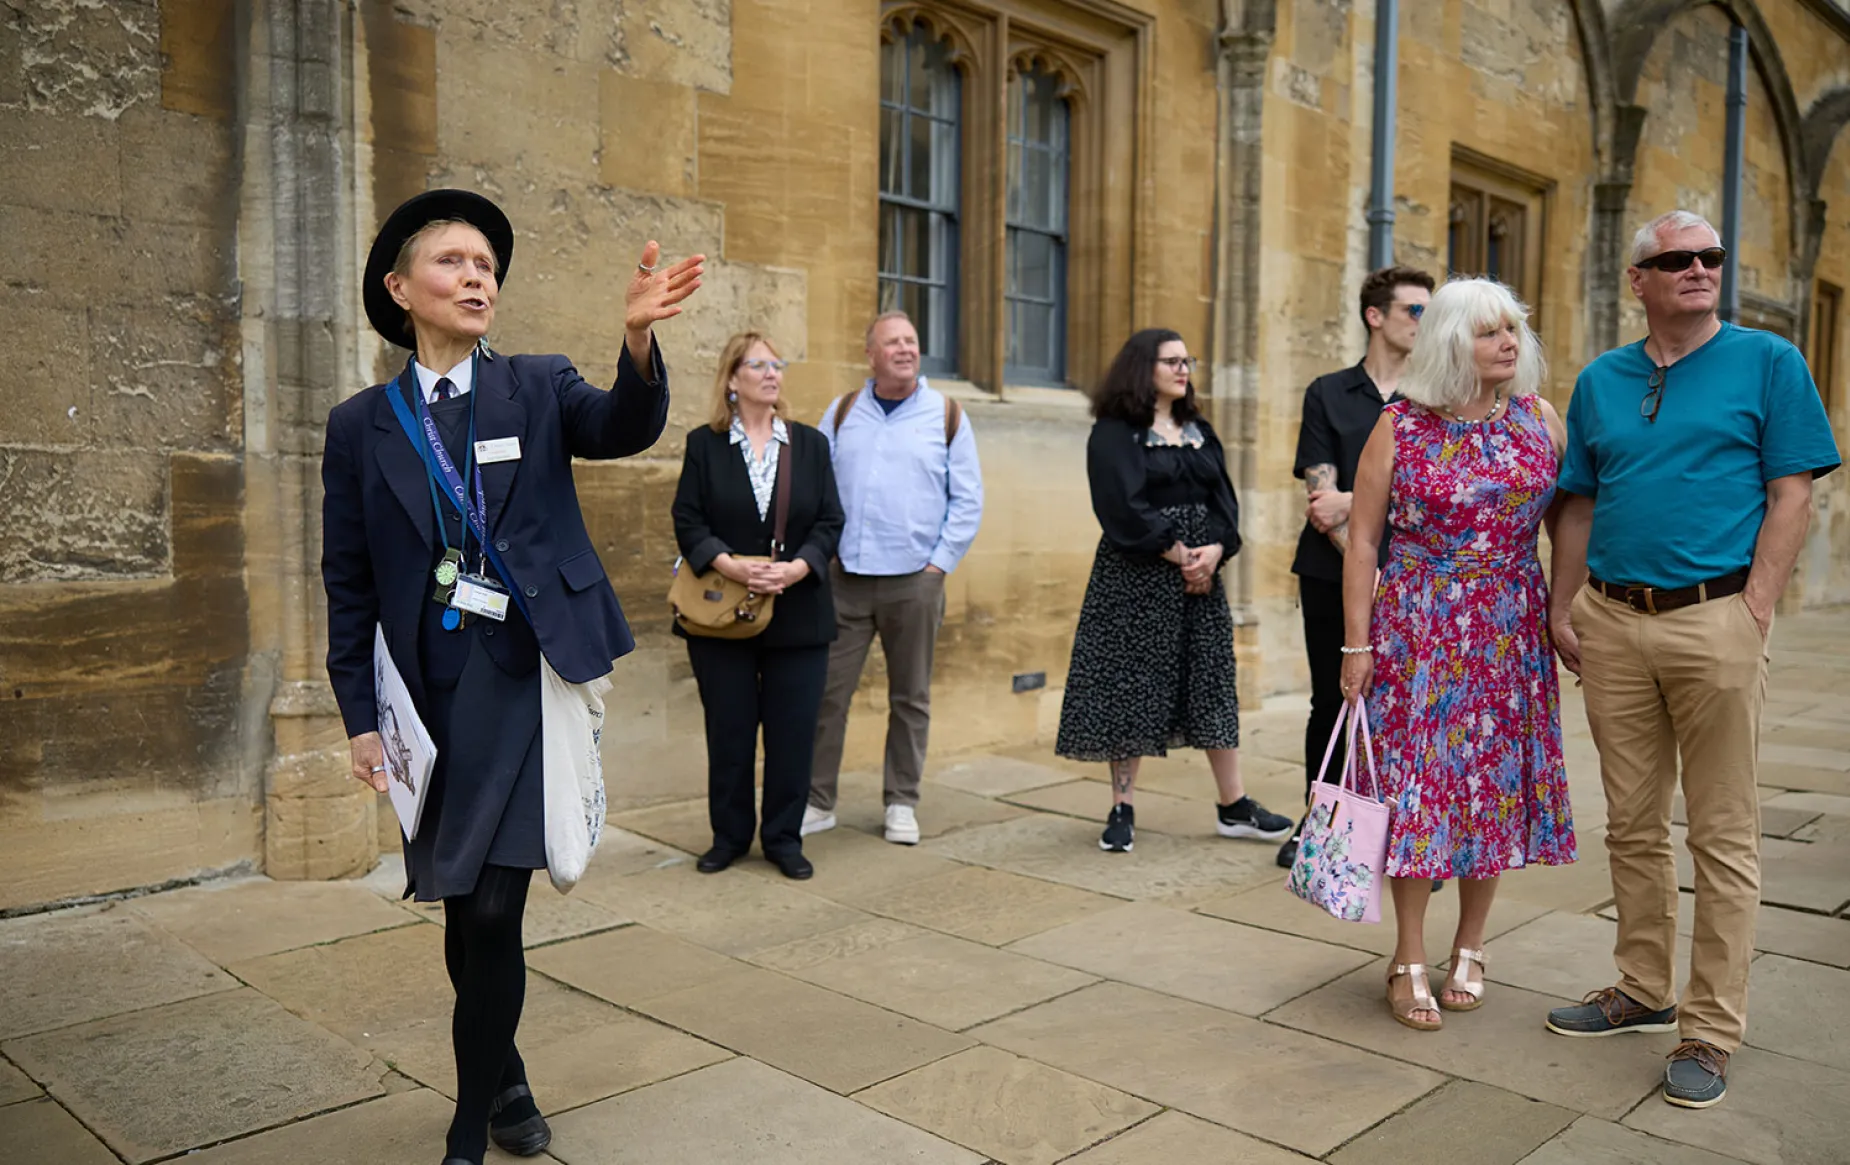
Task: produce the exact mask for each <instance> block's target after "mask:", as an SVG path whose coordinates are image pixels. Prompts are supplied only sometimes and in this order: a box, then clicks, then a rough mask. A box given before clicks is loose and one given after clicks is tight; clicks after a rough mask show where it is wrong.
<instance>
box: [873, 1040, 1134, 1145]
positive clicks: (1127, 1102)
mask: <svg viewBox="0 0 1850 1165" xmlns="http://www.w3.org/2000/svg"><path fill="white" fill-rule="evenodd" d="M855 1099H856V1100H858V1101H860V1102H861V1103H862V1104H865V1105H867V1106H868V1107H869V1108H872V1109H875V1110H877V1111H879V1112H884V1113H886V1114H887V1115H889V1116H893V1117H897V1118H899V1119H900V1120H903V1121H905V1122H906V1123H907V1124H909V1125H915V1126H917V1127H918V1128H922V1129H925V1130H927V1131H929V1132H933V1133H936V1134H937V1135H939V1136H941V1137H943V1138H944V1139H945V1140H947V1141H953V1142H955V1143H957V1144H959V1145H963V1146H965V1147H966V1148H970V1149H975V1150H976V1151H978V1152H979V1153H982V1154H984V1155H986V1156H988V1157H989V1158H990V1159H991V1160H992V1161H995V1162H998V1163H999V1165H1053V1163H1054V1162H1056V1161H1060V1160H1063V1159H1064V1158H1066V1157H1068V1156H1070V1155H1072V1154H1073V1153H1076V1152H1078V1151H1079V1150H1081V1149H1084V1148H1087V1147H1088V1146H1091V1145H1094V1144H1097V1143H1098V1142H1099V1141H1102V1140H1104V1139H1105V1138H1106V1137H1108V1136H1110V1135H1111V1134H1113V1133H1117V1132H1120V1131H1122V1130H1123V1129H1125V1128H1128V1127H1129V1126H1131V1125H1133V1124H1136V1123H1137V1122H1139V1121H1142V1120H1145V1119H1147V1118H1149V1117H1151V1116H1154V1115H1156V1113H1157V1112H1158V1111H1159V1110H1158V1109H1157V1107H1156V1106H1155V1105H1153V1104H1149V1103H1147V1102H1145V1101H1141V1100H1138V1099H1137V1098H1136V1097H1133V1096H1126V1095H1125V1094H1124V1093H1122V1092H1119V1091H1117V1090H1116V1089H1113V1088H1107V1087H1105V1086H1104V1085H1102V1084H1094V1083H1093V1082H1092V1081H1090V1080H1082V1079H1080V1078H1079V1077H1077V1076H1072V1075H1069V1074H1067V1073H1065V1072H1061V1071H1058V1070H1056V1069H1053V1068H1049V1067H1047V1066H1045V1065H1043V1064H1037V1063H1035V1062H1034V1061H1032V1060H1024V1059H1021V1058H1020V1057H1018V1056H1011V1055H1009V1054H1008V1053H1007V1052H1004V1051H1001V1050H999V1049H996V1048H971V1049H969V1050H968V1051H964V1052H959V1053H957V1054H956V1055H955V1056H947V1057H945V1058H944V1059H942V1060H939V1061H937V1062H936V1063H934V1064H927V1065H925V1066H924V1067H923V1068H918V1069H915V1070H913V1071H911V1072H908V1073H906V1074H905V1075H904V1076H900V1077H898V1078H897V1079H893V1080H889V1081H887V1082H886V1083H884V1084H878V1085H875V1086H874V1087H872V1088H869V1089H867V1090H866V1091H864V1092H860V1093H857V1094H856V1095H855Z"/></svg>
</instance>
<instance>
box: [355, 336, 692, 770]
mask: <svg viewBox="0 0 1850 1165" xmlns="http://www.w3.org/2000/svg"><path fill="white" fill-rule="evenodd" d="M654 373H655V383H654V384H650V383H649V382H648V381H646V380H644V379H643V377H642V375H641V374H640V373H638V372H637V371H636V367H635V365H634V364H633V363H632V362H631V360H630V354H629V350H628V347H627V346H626V347H625V348H624V350H623V354H622V356H621V358H620V359H619V360H618V363H617V382H616V386H615V387H614V388H612V389H611V390H610V391H609V392H604V391H603V390H601V389H599V388H596V387H594V386H593V385H591V384H588V383H586V381H585V380H584V378H583V377H581V376H579V375H578V371H577V370H576V369H575V368H573V367H572V365H571V362H570V361H569V360H567V359H566V358H565V357H563V356H501V355H493V356H485V357H484V358H483V359H482V360H481V361H480V362H479V363H478V366H477V372H476V382H475V385H474V388H473V389H472V391H473V392H474V393H476V394H477V396H476V401H475V427H476V440H478V441H488V440H493V439H495V438H497V437H518V438H519V439H520V458H519V460H516V461H498V462H492V463H490V464H487V465H483V466H482V490H483V494H484V496H485V499H486V502H487V505H488V514H487V521H488V530H489V539H490V541H491V542H492V544H493V545H494V547H495V550H496V551H497V552H498V553H499V554H500V555H501V559H502V561H503V562H504V563H506V564H507V569H508V572H509V573H510V574H512V575H513V577H512V578H509V579H505V580H503V581H505V582H506V583H508V584H509V585H510V586H512V587H514V588H516V589H517V590H518V591H519V592H520V594H519V598H520V601H521V602H523V603H525V604H526V608H527V610H528V611H529V612H531V616H532V619H531V622H532V626H533V632H534V635H535V637H536V638H537V639H538V641H539V647H540V650H541V651H543V652H545V655H546V659H547V661H548V662H549V663H551V664H552V666H553V669H554V670H555V671H557V672H558V673H559V675H560V676H562V677H563V678H565V679H566V680H569V681H571V682H573V683H582V682H584V681H587V680H592V679H595V678H597V677H598V676H601V675H604V674H605V673H607V672H608V671H609V670H610V665H611V661H612V660H615V659H617V658H618V657H619V656H623V655H627V654H628V653H629V652H630V651H631V650H632V649H633V648H634V647H635V646H636V642H635V639H634V638H633V637H632V636H631V635H630V629H629V624H628V623H627V622H625V621H624V618H623V611H622V608H620V607H619V606H618V605H617V596H616V593H615V592H614V591H612V590H611V589H610V581H609V579H608V578H606V577H605V574H604V566H603V563H601V562H599V561H598V557H597V552H596V551H595V550H593V549H592V547H591V536H590V534H589V533H587V532H586V530H585V522H584V516H583V514H581V513H580V512H579V508H578V493H577V490H576V488H575V487H574V486H573V483H572V458H574V457H583V458H587V459H603V458H612V457H625V456H628V455H630V454H634V453H641V452H642V451H643V450H645V449H647V448H649V447H650V446H651V445H653V444H655V442H656V439H657V438H659V437H660V436H661V435H662V429H663V428H664V426H666V425H667V423H668V372H667V369H666V367H665V366H664V365H663V363H662V358H661V350H660V348H659V346H657V347H656V349H655V368H654ZM397 385H398V382H397V380H396V378H395V379H394V380H393V381H392V382H391V383H389V384H375V385H373V386H372V387H371V388H368V389H366V390H365V391H363V392H360V393H358V394H356V395H354V396H353V397H351V398H349V399H347V400H345V401H342V402H341V403H340V404H338V405H336V406H335V407H334V409H333V411H332V412H330V413H329V414H328V429H327V446H326V449H325V451H324V452H323V454H322V460H321V484H322V490H323V496H322V507H321V518H322V542H321V578H322V582H323V584H324V585H325V586H326V588H327V594H328V678H329V679H330V680H332V681H333V684H334V698H335V700H336V701H337V702H338V703H339V704H340V713H341V719H342V720H343V721H344V722H345V724H346V728H347V735H348V736H349V737H353V736H358V735H360V734H362V733H366V732H373V731H376V730H377V729H378V716H377V713H376V711H375V709H374V697H373V626H374V624H379V625H382V626H383V627H384V629H385V637H386V643H387V645H388V647H389V649H390V650H391V653H392V661H393V662H394V663H395V664H397V665H398V670H399V673H400V674H401V675H403V676H404V679H405V686H406V687H407V688H408V689H409V690H410V693H411V698H412V701H413V702H414V703H415V704H416V705H417V706H418V707H419V708H424V707H427V706H428V705H427V704H426V701H425V689H424V682H423V677H422V674H421V671H420V666H419V660H418V625H419V621H420V617H421V616H422V614H423V612H424V608H423V605H424V604H425V603H428V602H431V601H432V600H431V592H432V591H433V590H434V589H435V584H434V582H433V581H432V579H431V574H430V571H431V563H432V561H433V560H434V559H435V556H436V548H437V520H436V514H435V512H434V510H433V509H432V505H431V493H430V485H429V484H428V478H427V476H426V473H425V469H424V460H423V458H422V456H420V454H419V451H418V448H417V446H415V445H413V444H412V442H411V438H410V437H409V436H407V435H406V433H405V431H404V428H403V427H402V426H401V425H400V424H399V421H398V416H397V414H396V412H395V411H394V410H393V408H392V402H391V399H390V398H389V397H387V396H386V393H387V392H393V391H400V390H399V389H398V387H397ZM445 504H446V505H447V504H448V503H447V502H446V503H445ZM471 557H473V554H472V555H471ZM491 569H492V568H491ZM511 617H516V618H517V617H518V616H511ZM483 642H484V644H485V645H486V646H487V648H488V651H489V653H490V654H491V655H493V656H495V661H496V663H498V664H500V665H501V666H502V667H503V668H504V669H505V670H507V671H509V672H510V673H512V674H515V675H519V674H522V673H523V672H526V671H530V670H532V668H534V667H536V666H538V661H537V660H536V659H533V658H531V657H530V653H531V650H532V648H531V644H530V643H529V642H527V641H526V640H525V637H524V636H511V635H502V636H495V637H491V638H487V639H485V640H484V641H483ZM523 644H524V645H525V649H526V651H527V652H528V653H529V658H525V659H517V658H512V656H513V655H514V654H518V653H519V652H520V651H521V649H522V647H523Z"/></svg>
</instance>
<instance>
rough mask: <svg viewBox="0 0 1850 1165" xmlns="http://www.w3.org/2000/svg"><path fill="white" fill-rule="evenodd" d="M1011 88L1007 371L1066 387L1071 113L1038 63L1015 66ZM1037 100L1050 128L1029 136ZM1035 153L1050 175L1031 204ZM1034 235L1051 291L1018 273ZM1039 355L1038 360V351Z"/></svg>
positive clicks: (1014, 379) (1031, 381)
mask: <svg viewBox="0 0 1850 1165" xmlns="http://www.w3.org/2000/svg"><path fill="white" fill-rule="evenodd" d="M1008 84H1009V92H1008V132H1007V135H1006V143H1007V149H1008V190H1007V196H1006V198H1005V201H1004V211H1003V220H1004V226H1005V228H1006V231H1007V244H1006V249H1007V254H1006V256H1005V258H1004V263H1003V273H1004V281H1003V293H1002V302H1003V309H1004V312H1005V313H1006V321H1005V324H1004V328H1003V336H1004V342H1005V345H1006V347H1005V349H1004V357H1003V365H1002V368H1003V376H1004V379H1005V380H1007V381H1008V382H1009V383H1011V384H1022V385H1047V386H1053V387H1064V386H1065V385H1066V307H1067V288H1066V270H1067V254H1066V252H1067V246H1068V241H1069V238H1070V232H1071V214H1072V190H1073V180H1072V165H1073V150H1072V122H1073V112H1072V108H1071V107H1070V106H1069V105H1068V103H1067V101H1066V99H1065V97H1064V96H1062V94H1061V91H1060V90H1061V81H1060V78H1059V76H1058V75H1057V74H1054V73H1051V72H1048V71H1046V70H1044V69H1041V68H1034V69H1031V70H1028V71H1017V72H1015V73H1014V75H1012V76H1011V77H1010V78H1009V81H1008ZM1031 103H1034V104H1038V105H1039V112H1040V113H1042V114H1043V115H1044V118H1043V121H1044V125H1045V128H1046V131H1047V132H1046V134H1045V135H1044V136H1042V137H1032V136H1030V129H1029V124H1028V123H1029V121H1030V118H1031V115H1032V113H1033V112H1034V110H1033V108H1032V105H1031ZM1033 156H1038V157H1039V158H1041V159H1042V160H1044V162H1045V165H1046V174H1047V181H1048V188H1047V200H1046V205H1044V206H1042V207H1039V208H1038V211H1039V213H1038V214H1037V213H1034V211H1035V209H1036V208H1032V207H1029V206H1028V205H1026V204H1027V201H1028V194H1029V181H1028V174H1029V166H1030V161H1031V158H1032V157H1033ZM1028 236H1035V237H1038V238H1041V239H1045V240H1047V254H1048V262H1047V271H1046V276H1045V278H1046V280H1047V284H1046V285H1047V287H1048V288H1049V291H1048V293H1047V294H1045V295H1034V294H1030V293H1028V292H1027V291H1025V290H1023V289H1022V288H1021V285H1020V282H1019V277H1020V272H1021V267H1020V263H1021V259H1022V257H1023V253H1024V252H1023V250H1022V249H1020V248H1019V247H1018V242H1019V241H1020V240H1023V239H1025V238H1027V237H1028ZM1029 312H1043V313H1046V315H1047V327H1046V346H1045V348H1044V349H1043V351H1041V352H1040V353H1029V352H1025V351H1023V350H1022V348H1021V346H1020V345H1021V341H1022V339H1023V336H1024V334H1025V325H1024V324H1023V323H1022V322H1021V317H1022V316H1024V315H1026V314H1027V313H1029ZM1035 356H1039V357H1040V359H1039V360H1036V359H1034V358H1033V357H1035Z"/></svg>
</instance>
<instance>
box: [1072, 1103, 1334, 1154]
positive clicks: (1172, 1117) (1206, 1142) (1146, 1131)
mask: <svg viewBox="0 0 1850 1165" xmlns="http://www.w3.org/2000/svg"><path fill="white" fill-rule="evenodd" d="M1314 1160H1316V1158H1314V1157H1306V1156H1304V1155H1303V1154H1301V1153H1293V1152H1291V1151H1290V1150H1289V1149H1281V1148H1279V1147H1278V1146H1277V1145H1268V1144H1266V1143H1265V1142H1264V1141H1261V1140H1258V1139H1256V1138H1253V1137H1249V1136H1247V1135H1246V1134H1244V1133H1236V1132H1234V1131H1233V1130H1232V1129H1224V1128H1222V1127H1221V1126H1219V1125H1216V1124H1209V1123H1208V1122H1207V1121H1204V1120H1201V1119H1200V1118H1198V1117H1192V1116H1189V1115H1188V1114H1187V1113H1185V1112H1176V1111H1174V1110H1171V1111H1169V1112H1165V1113H1163V1114H1161V1115H1160V1116H1157V1117H1154V1118H1152V1119H1150V1120H1147V1121H1145V1122H1143V1123H1142V1124H1140V1125H1138V1126H1137V1127H1136V1128H1133V1129H1131V1130H1130V1131H1129V1132H1126V1133H1120V1134H1119V1135H1118V1136H1115V1137H1113V1138H1111V1140H1109V1141H1106V1142H1105V1143H1104V1144H1102V1145H1100V1146H1098V1147H1097V1148H1095V1149H1088V1150H1086V1151H1085V1152H1083V1153H1081V1154H1079V1155H1078V1156H1077V1157H1069V1158H1067V1161H1066V1165H1210V1163H1213V1165H1220V1163H1221V1162H1228V1163H1231V1165H1305V1163H1306V1162H1309V1161H1314Z"/></svg>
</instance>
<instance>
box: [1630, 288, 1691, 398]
mask: <svg viewBox="0 0 1850 1165" xmlns="http://www.w3.org/2000/svg"><path fill="white" fill-rule="evenodd" d="M1683 253H1684V254H1686V255H1687V254H1688V253H1689V252H1687V251H1685V252H1683ZM1684 266H1685V267H1687V266H1689V264H1687V263H1685V264H1684ZM1668 379H1670V365H1668V364H1660V365H1658V366H1657V368H1656V370H1655V371H1653V372H1652V373H1651V379H1649V380H1647V381H1645V393H1644V402H1643V403H1642V404H1640V405H1639V406H1638V415H1639V416H1641V417H1643V418H1644V419H1645V420H1647V421H1649V422H1651V423H1652V424H1653V425H1655V424H1657V410H1658V409H1660V408H1662V407H1663V404H1664V381H1666V380H1668Z"/></svg>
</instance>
